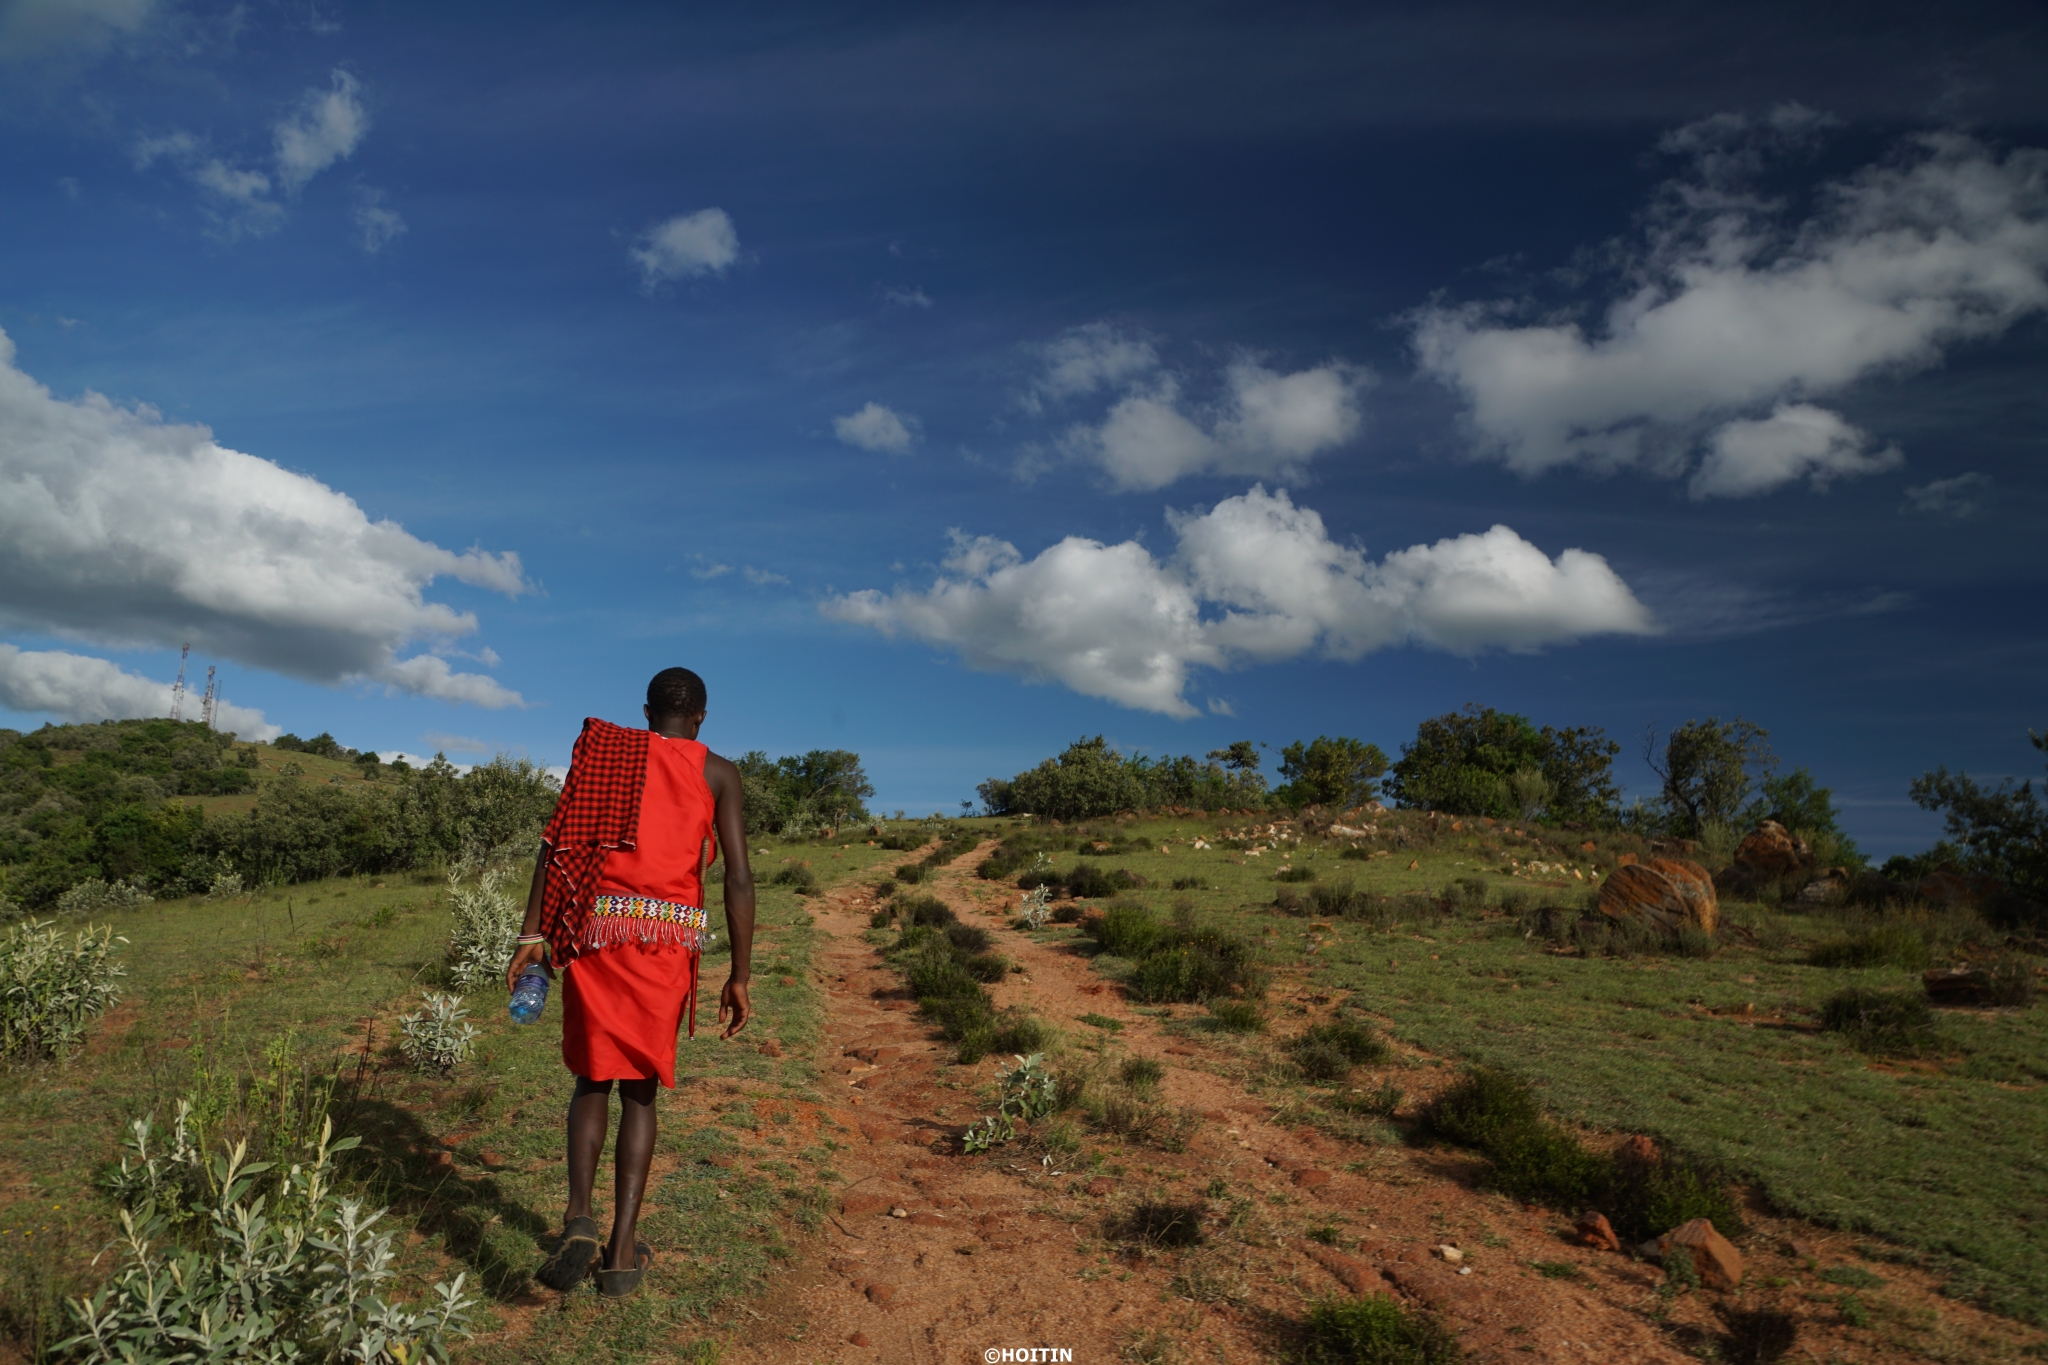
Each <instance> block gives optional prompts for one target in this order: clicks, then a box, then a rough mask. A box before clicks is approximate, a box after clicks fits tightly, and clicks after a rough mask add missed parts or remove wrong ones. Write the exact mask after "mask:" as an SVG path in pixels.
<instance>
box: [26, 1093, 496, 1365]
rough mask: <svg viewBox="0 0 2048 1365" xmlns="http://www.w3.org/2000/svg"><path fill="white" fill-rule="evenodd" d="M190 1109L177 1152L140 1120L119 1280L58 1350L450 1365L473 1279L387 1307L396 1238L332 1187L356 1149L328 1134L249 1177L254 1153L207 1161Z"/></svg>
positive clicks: (132, 1146) (256, 1166)
mask: <svg viewBox="0 0 2048 1365" xmlns="http://www.w3.org/2000/svg"><path fill="white" fill-rule="evenodd" d="M190 1109H191V1104H190V1102H189V1101H187V1102H184V1103H181V1104H180V1106H179V1112H178V1119H177V1122H176V1123H175V1124H174V1125H173V1127H172V1130H171V1133H170V1142H169V1144H168V1149H167V1150H166V1149H165V1147H164V1146H162V1145H160V1144H159V1143H158V1142H157V1135H156V1132H155V1127H154V1124H153V1122H152V1120H151V1119H148V1118H144V1119H139V1120H137V1121H136V1123H135V1124H134V1125H133V1128H132V1130H131V1135H130V1137H129V1139H128V1143H127V1146H128V1150H129V1152H130V1154H131V1155H130V1156H128V1157H123V1158H122V1161H121V1169H120V1172H119V1173H118V1174H117V1175H116V1176H114V1177H113V1179H112V1181H111V1184H112V1186H113V1188H114V1190H115V1193H116V1194H117V1195H118V1196H119V1197H120V1200H121V1202H122V1204H123V1206H124V1207H123V1209H122V1212H121V1224H122V1236H121V1238H120V1242H121V1244H122V1246H121V1253H120V1255H121V1265H120V1268H119V1270H118V1271H117V1272H116V1274H115V1276H114V1278H113V1281H112V1282H111V1283H110V1284H108V1285H107V1286H106V1287H105V1288H103V1289H101V1290H100V1291H99V1292H98V1293H97V1294H94V1295H93V1296H92V1297H91V1298H90V1299H86V1300H81V1301H80V1302H79V1303H77V1304H76V1305H74V1306H73V1310H72V1311H73V1314H74V1316H75V1317H76V1319H77V1325H78V1327H79V1332H78V1334H77V1335H76V1336H74V1337H72V1338H71V1339H70V1340H69V1341H66V1342H63V1343H62V1344H61V1345H60V1346H59V1347H58V1349H59V1350H60V1351H62V1352H65V1353H67V1358H70V1359H77V1360H83V1361H90V1362H94V1365H100V1363H101V1362H105V1365H115V1363H116V1362H119V1363H120V1365H173V1363H174V1362H188V1361H213V1360H247V1361H308V1362H312V1361H322V1362H336V1365H339V1362H342V1361H367V1362H373V1363H374V1365H385V1363H386V1362H405V1363H406V1365H415V1363H416V1362H428V1361H433V1362H445V1361H446V1360H447V1359H448V1340H449V1338H451V1337H460V1336H468V1335H469V1334H470V1333H469V1328H468V1319H469V1314H470V1312H471V1310H472V1309H474V1308H475V1306H476V1304H477V1300H476V1299H475V1298H474V1297H473V1296H471V1295H469V1294H465V1293H464V1292H463V1280H464V1278H465V1277H464V1276H461V1275H458V1276H456V1277H455V1280H454V1282H453V1283H441V1284H437V1285H435V1286H434V1298H433V1302H432V1303H431V1304H430V1305H429V1306H426V1307H420V1308H414V1307H409V1306H407V1305H406V1304H404V1303H402V1302H399V1301H397V1300H395V1299H392V1298H387V1297H385V1296H386V1294H387V1293H388V1292H389V1290H390V1287H391V1281H392V1280H393V1279H394V1278H395V1277H396V1276H397V1273H398V1272H397V1268H396V1266H395V1264H394V1262H395V1259H396V1250H395V1248H394V1243H395V1242H397V1241H398V1240H399V1234H398V1233H397V1232H396V1231H392V1232H383V1231H379V1230H378V1229H377V1226H376V1225H377V1223H378V1221H379V1220H380V1219H381V1218H382V1217H383V1210H381V1209H380V1210H375V1211H365V1209H364V1207H363V1205H362V1203H361V1202H360V1201H358V1200H355V1199H349V1198H345V1197H343V1196H342V1195H341V1193H340V1192H339V1191H338V1190H337V1189H336V1187H335V1169H334V1159H335V1157H336V1156H338V1155H339V1154H341V1153H342V1152H345V1151H348V1150H349V1149H350V1148H352V1147H354V1146H355V1145H356V1139H355V1138H353V1137H349V1138H343V1139H341V1140H340V1141H338V1142H335V1141H331V1138H332V1133H333V1126H332V1124H331V1122H323V1124H322V1127H321V1132H320V1136H319V1137H318V1138H317V1139H315V1140H313V1141H311V1142H308V1143H306V1144H305V1146H304V1147H303V1148H301V1149H300V1150H299V1151H297V1152H293V1153H290V1154H288V1155H289V1156H290V1158H291V1159H289V1160H286V1159H282V1158H281V1159H279V1160H276V1161H273V1162H254V1163H251V1162H248V1161H247V1160H246V1148H245V1147H243V1146H241V1145H234V1146H230V1147H227V1148H226V1150H225V1151H223V1152H222V1154H220V1155H218V1156H214V1157H212V1158H208V1157H207V1156H206V1154H205V1153H204V1152H203V1151H201V1150H200V1149H199V1148H198V1146H197V1145H196V1144H195V1143H194V1142H193V1141H192V1134H191V1132H190V1130H189V1127H188V1123H187V1119H188V1116H189V1113H190Z"/></svg>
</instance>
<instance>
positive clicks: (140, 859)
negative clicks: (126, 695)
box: [0, 720, 557, 910]
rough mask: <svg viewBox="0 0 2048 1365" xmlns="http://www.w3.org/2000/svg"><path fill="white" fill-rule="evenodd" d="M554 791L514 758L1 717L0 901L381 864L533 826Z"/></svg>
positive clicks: (173, 890) (419, 858)
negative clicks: (469, 759)
mask: <svg viewBox="0 0 2048 1365" xmlns="http://www.w3.org/2000/svg"><path fill="white" fill-rule="evenodd" d="M556 791H557V786H556V784H555V782H554V781H553V779H551V778H550V777H548V776H547V774H546V773H545V772H544V771H542V770H541V769H540V768H538V767H537V766H535V765H534V764H532V763H530V762H528V761H526V760H524V759H512V758H508V757H506V756H504V755H500V756H499V757H498V758H496V759H494V760H492V761H491V762H490V763H487V764H482V765H479V766H478V767H477V768H475V769H472V770H471V772H469V773H468V774H466V775H458V774H457V772H456V771H455V769H454V768H453V767H452V766H451V765H449V764H448V763H446V762H444V761H440V760H437V761H436V762H434V763H432V764H429V765H428V766H426V767H424V768H418V769H414V768H408V767H405V766H404V765H387V764H384V763H381V762H379V761H378V759H377V756H376V755H375V754H373V753H364V754H359V753H357V752H356V751H355V750H352V749H348V748H346V747H344V746H342V745H340V744H338V743H337V742H336V741H335V740H334V739H333V738H332V737H331V736H328V735H321V736H318V737H316V738H315V739H313V740H305V741H301V740H298V739H296V738H295V737H293V736H289V735H285V736H280V737H279V738H278V740H276V741H274V742H272V743H269V744H255V743H246V742H243V741H241V740H238V739H236V738H235V737H234V736H233V735H229V734H218V733H215V732H214V731H211V730H209V729H207V728H206V726H204V725H202V724H200V723H198V722H196V721H173V720H110V721H101V722H100V723H98V724H96V725H46V726H44V727H43V728H41V729H39V730H32V731H28V732H26V733H24V732H22V731H18V730H0V901H5V902H8V903H11V904H13V905H16V906H21V907H26V908H29V909H32V910H42V909H45V908H47V907H48V906H49V905H50V904H51V903H52V902H54V901H55V899H56V898H57V896H59V895H60V894H62V893H63V892H64V891H65V890H67V889H69V888H70V887H72V886H75V885H77V884H78V883H79V882H81V881H85V880H87V879H88V878H92V877H101V878H104V879H106V880H108V881H114V880H124V881H127V882H129V883H130V884H131V885H138V886H142V887H144V888H146V889H148V890H149V891H151V892H152V893H154V894H156V895H159V896H164V895H186V894H194V893H198V892H204V891H205V890H207V889H208V887H209V886H211V885H212V884H213V883H214V881H215V879H216V878H218V877H220V876H221V875H223V874H224V873H229V872H233V873H236V874H238V875H240V876H242V877H243V878H244V879H245V880H248V881H302V880H306V879H308V878H311V877H319V876H333V875H338V874H343V873H351V872H385V871H396V870H400V869H403V868H407V867H413V866H419V865H422V864H425V863H431V862H436V861H439V860H440V859H441V858H444V857H446V856H448V855H449V854H452V853H454V852H456V851H457V850H459V849H460V848H461V847H462V846H463V845H464V844H465V843H477V842H482V843H492V844H495V843H500V842H505V841H507V840H510V839H513V838H515V837H523V836H525V835H527V834H530V833H534V832H537V831H538V828H539V825H540V823H541V822H542V821H544V820H545V819H546V817H547V814H548V812H550V811H551V810H552V809H553V807H554V799H555V794H556ZM0 908H4V907H0Z"/></svg>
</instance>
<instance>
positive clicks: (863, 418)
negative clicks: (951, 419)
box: [832, 403, 918, 455]
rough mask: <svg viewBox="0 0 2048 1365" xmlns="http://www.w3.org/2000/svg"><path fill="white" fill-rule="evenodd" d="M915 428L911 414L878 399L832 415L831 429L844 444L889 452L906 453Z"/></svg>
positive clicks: (912, 440)
mask: <svg viewBox="0 0 2048 1365" xmlns="http://www.w3.org/2000/svg"><path fill="white" fill-rule="evenodd" d="M917 430H918V421H917V419H916V418H915V417H907V416H905V415H903V414H902V413H899V412H893V411H891V410H890V409H888V408H885V407H883V406H882V405H881V404H880V403H869V404H868V405H867V406H865V407H863V408H862V409H861V410H860V411H858V412H849V413H847V414H846V416H844V417H835V418H833V419H832V433H833V434H834V435H835V436H837V437H838V438H839V439H840V440H842V441H844V442H846V444H848V445H850V446H859V447H860V448H861V449H862V450H886V451H888V452H889V453H890V454H891V455H903V454H907V453H908V452H909V450H910V447H911V446H913V445H915V444H916V443H917Z"/></svg>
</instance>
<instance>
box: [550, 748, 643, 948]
mask: <svg viewBox="0 0 2048 1365" xmlns="http://www.w3.org/2000/svg"><path fill="white" fill-rule="evenodd" d="M647 735H648V732H647V731H645V730H627V729H624V728H622V727H620V726H617V725H613V724H612V723H611V722H610V721H605V720H598V719H597V718H596V717H594V716H593V717H591V718H590V719H588V720H586V721H584V722H583V733H582V734H581V735H579V736H577V739H576V747H575V749H574V750H572V751H571V752H570V755H569V776H568V777H566V778H565V779H563V781H562V796H561V799H560V800H559V801H557V802H556V803H555V814H554V818H552V819H550V820H549V821H548V827H547V829H546V830H545V831H544V832H543V833H542V835H541V837H542V838H543V839H545V840H546V841H547V845H548V875H547V880H546V881H545V882H543V883H542V886H541V899H540V931H541V933H543V934H545V935H547V940H548V949H549V951H550V952H551V953H553V955H554V960H555V961H556V962H567V961H569V960H570V959H571V958H573V957H575V956H576V949H577V945H578V944H580V943H581V942H582V940H583V931H584V929H585V927H586V925H587V924H588V922H589V919H590V904H591V900H592V898H593V896H594V894H595V893H596V890H597V878H598V874H599V873H601V872H603V871H604V856H605V854H606V853H607V852H609V851H610V850H612V849H615V848H632V847H633V836H634V832H635V831H636V830H637V829H638V828H639V826H640V792H641V789H642V788H643V787H644V786H645V785H646V783H647Z"/></svg>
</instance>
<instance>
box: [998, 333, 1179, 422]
mask: <svg viewBox="0 0 2048 1365" xmlns="http://www.w3.org/2000/svg"><path fill="white" fill-rule="evenodd" d="M1039 354H1040V358H1041V359H1042V360H1043V361H1044V363H1045V373H1044V374H1042V375H1040V376H1039V377H1038V379H1037V380H1036V381H1035V382H1034V383H1033V384H1032V386H1031V389H1030V390H1029V391H1028V392H1027V393H1026V394H1025V397H1024V403H1025V406H1026V407H1027V408H1029V409H1031V410H1032V411H1036V410H1037V409H1038V408H1039V407H1040V406H1041V405H1043V404H1044V403H1046V402H1048V401H1050V402H1063V401H1065V400H1066V399H1069V398H1077V397H1080V396H1081V395H1083V394H1090V393H1094V392H1096V391H1097V390H1098V389H1102V388H1105V387H1111V386H1115V385H1118V384H1122V383H1125V382H1127V381H1129V380H1132V379H1136V378H1139V377H1141V376H1144V375H1148V374H1150V373H1152V371H1154V370H1156V369H1158V368H1159V352H1158V351H1157V350H1156V349H1154V347H1153V345H1152V343H1151V342H1149V341H1147V340H1145V339H1144V338H1143V337H1134V336H1130V335H1128V334H1127V333H1124V332H1121V331H1119V330H1117V329H1116V328H1115V327H1112V326H1111V325H1110V324H1109V323H1106V322H1090V323H1086V324H1084V325H1082V326H1080V327H1074V328H1070V329H1068V330H1067V331H1066V332H1063V333H1061V334H1060V335H1059V336H1057V337H1055V338H1054V339H1053V340H1051V341H1049V342H1047V343H1046V344H1045V345H1044V346H1043V347H1042V348H1040V352H1039Z"/></svg>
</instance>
